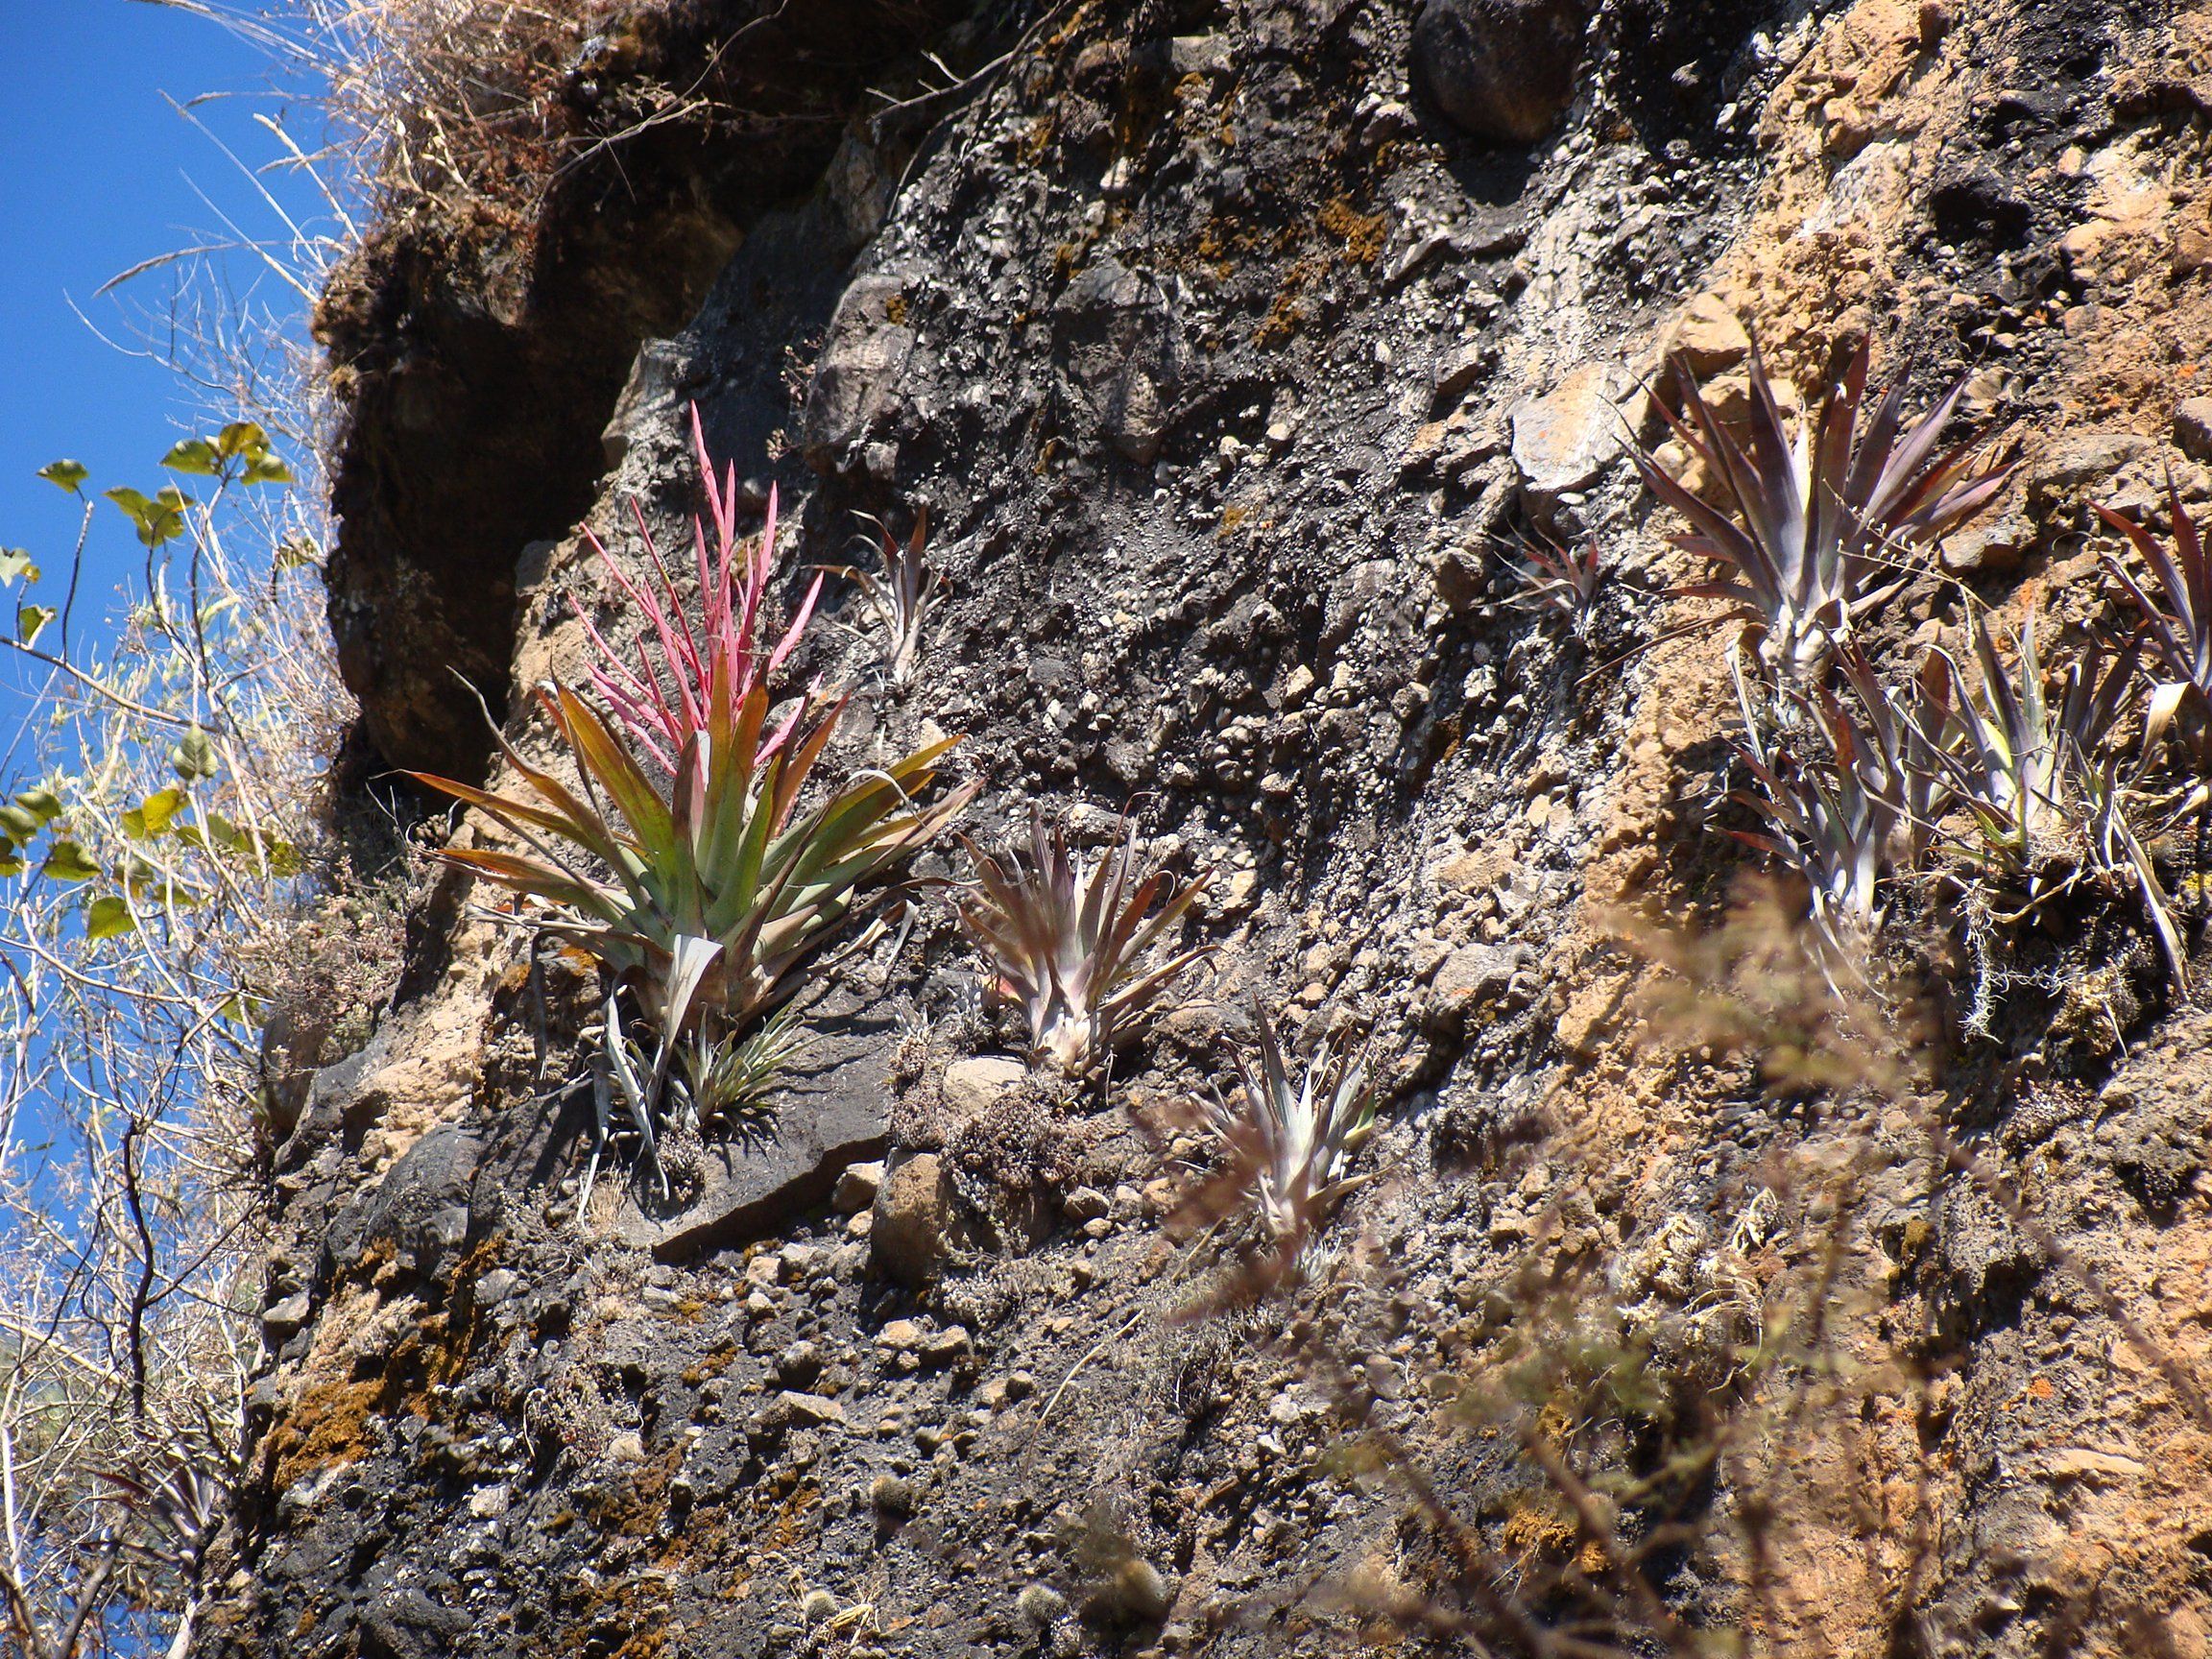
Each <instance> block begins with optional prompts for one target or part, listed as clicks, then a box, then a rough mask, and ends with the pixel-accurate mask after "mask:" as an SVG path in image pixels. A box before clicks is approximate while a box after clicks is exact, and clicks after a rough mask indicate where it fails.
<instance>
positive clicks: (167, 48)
mask: <svg viewBox="0 0 2212 1659" xmlns="http://www.w3.org/2000/svg"><path fill="white" fill-rule="evenodd" d="M0 66H5V68H6V70H7V71H8V73H7V75H6V81H7V84H8V88H9V96H8V97H7V98H6V99H5V100H0V546H10V547H22V548H26V549H28V550H29V551H30V552H31V554H32V556H33V558H34V559H35V560H36V562H37V563H38V564H39V565H41V566H42V568H43V569H44V570H45V571H46V576H45V580H44V582H43V583H42V584H41V588H42V589H44V590H46V591H49V592H58V591H59V589H60V585H61V583H63V582H64V581H65V580H66V575H67V565H68V555H69V551H70V548H71V547H72V546H73V545H74V543H75V540H76V535H77V527H78V519H79V508H78V505H77V504H76V503H75V502H73V501H71V500H70V499H68V498H67V497H66V496H64V495H63V494H62V493H60V491H58V490H56V489H55V488H54V487H53V486H52V485H50V484H47V483H45V482H44V481H42V480H40V479H38V478H36V477H35V476H34V474H35V473H36V470H37V469H38V468H40V467H42V466H44V465H45V464H46V463H47V462H49V461H52V460H54V459H56V458H57V457H60V456H70V457H73V458H75V459H77V460H80V461H82V462H84V465H85V466H87V467H89V468H90V469H91V471H92V476H91V479H90V480H89V482H88V484H87V486H86V488H87V490H88V491H89V492H92V493H97V492H98V491H100V490H103V489H107V488H108V487H111V486H114V485H122V484H128V485H132V486H134V487H136V488H138V489H140V490H143V491H145V492H147V493H153V491H154V490H155V489H156V487H157V486H158V484H160V483H162V482H166V481H169V478H168V475H167V474H165V473H163V472H162V471H161V470H160V469H159V467H158V465H157V463H158V461H159V458H160V456H161V455H162V454H163V453H164V452H165V451H166V450H167V448H168V447H169V445H171V444H172V443H174V442H175V441H176V439H177V438H178V437H179V436H180V435H182V434H183V432H184V430H185V427H186V424H187V422H188V418H189V417H190V415H191V413H192V410H191V407H190V403H189V399H188V397H186V395H185V394H184V392H183V390H182V389H181V388H180V385H179V383H178V381H177V379H176V377H175V376H174V375H173V374H172V373H171V372H170V371H169V369H168V368H167V367H165V366H164V365H163V364H161V363H159V362H156V361H153V360H150V359H149V358H147V357H144V356H133V355H131V354H129V353H128V352H127V351H125V350H120V349H117V345H122V346H126V347H130V348H132V349H143V344H144V342H143V339H142V338H141V336H142V333H143V330H144V329H145V327H146V326H147V325H148V322H149V320H150V319H152V318H156V317H157V316H158V315H159V314H161V313H162V312H163V311H164V310H165V309H166V302H167V301H168V298H169V295H170V292H171V288H172V285H173V279H172V277H171V276H169V275H168V274H165V273H156V274H154V275H151V276H145V277H142V278H139V279H137V280H136V281H134V282H132V283H131V284H129V285H127V286H126V288H125V289H124V290H123V291H122V292H121V293H119V294H117V295H110V296H108V297H105V298H103V297H100V295H99V290H100V288H101V286H102V284H104V283H106V282H107V281H108V279H109V278H111V277H113V276H117V275H118V274H119V273H121V272H123V271H126V270H128V269H129V268H130V267H132V265H135V264H137V263H139V262H140V261H142V260H146V259H151V258H154V257H156V255H159V254H162V253H165V252H172V251H174V250H178V249H182V248H188V247H191V246H193V245H194V244H195V243H199V242H204V241H210V240H215V239H218V238H220V237H222V236H224V235H225V234H227V233H226V232H225V231H224V229H223V227H222V224H221V217H220V216H221V215H228V217H229V218H231V219H232V220H233V221H234V222H235V223H236V224H237V225H238V226H239V227H240V228H242V229H244V230H245V231H247V232H248V233H249V234H252V235H255V236H260V235H268V234H273V233H275V232H276V230H277V228H279V221H278V220H277V219H276V215H275V214H274V213H273V212H272V210H271V209H270V208H269V207H268V206H267V205H266V204H263V203H262V202H260V200H259V198H258V197H257V195H256V192H255V190H254V187H253V184H252V181H251V180H249V179H247V178H246V177H245V176H244V175H243V174H242V173H241V172H240V171H239V169H238V168H237V166H236V165H235V164H234V163H233V162H232V161H231V160H230V159H229V158H228V157H227V156H225V155H224V153H223V150H222V148H221V147H220V146H219V145H218V144H217V142H215V140H214V139H211V138H209V137H208V136H206V135H204V134H203V133H202V132H198V131H196V130H195V128H194V127H193V126H192V125H191V123H190V122H188V121H187V120H185V119H184V118H183V117H182V116H180V115H179V114H178V113H177V112H176V110H174V109H173V108H171V107H170V105H169V103H168V102H167V101H166V99H165V97H164V94H166V95H167V97H168V98H174V99H176V100H177V101H178V102H179V103H191V102H193V101H195V100H199V101H201V102H199V103H197V104H196V106H195V110H194V112H195V113H196V114H197V115H199V117H200V118H201V119H202V120H203V121H204V123H205V124H206V125H207V126H208V127H209V128H211V129H212V130H213V131H214V132H215V133H216V134H217V135H218V136H219V137H220V138H221V140H222V141H223V143H225V144H228V146H229V147H230V148H231V149H232V150H233V151H234V152H235V153H236V154H237V155H238V156H240V157H242V158H243V159H245V160H246V161H248V162H249V163H250V164H252V165H256V166H259V165H262V164H264V163H267V162H268V161H270V160H271V159H272V158H274V157H275V156H276V154H277V151H276V145H275V142H274V140H273V139H272V138H270V137H269V135H268V134H267V133H265V132H263V131H262V130H261V129H259V128H258V127H256V126H255V125H254V124H253V121H252V116H253V114H254V113H255V112H256V111H259V112H264V113H270V114H279V113H280V112H283V111H286V110H289V116H288V118H286V125H287V127H288V128H290V129H292V130H294V131H295V132H300V133H301V139H302V142H303V143H304V142H311V139H310V137H309V134H310V133H311V131H312V125H313V110H312V108H311V107H305V106H302V105H301V104H300V103H299V102H298V101H296V100H295V101H293V102H291V103H289V104H287V103H286V102H285V101H284V100H283V99H282V98H281V97H280V96H279V94H280V92H281V90H282V89H281V88H280V87H279V85H278V84H277V83H276V73H275V70H274V68H273V66H272V64H271V63H270V61H269V60H268V59H267V57H266V56H265V55H264V54H263V53H262V52H261V51H260V50H259V49H258V48H256V47H254V46H252V45H250V44H248V43H247V42H245V41H243V40H241V39H239V38H238V37H236V36H234V35H232V34H231V33H230V32H228V31H227V30H225V29H223V28H222V27H220V26H218V25H216V24H214V23H211V22H209V21H207V20H206V19H204V18H201V17H195V16H191V15H188V14H186V13H183V12H176V11H172V10H170V9H168V8H166V7H162V6H157V5H151V4H147V3H145V0H0ZM210 94H215V95H219V96H216V97H214V98H212V99H209V97H208V95H210ZM265 181H266V182H267V183H268V184H269V185H270V186H271V188H272V189H273V190H275V191H276V194H277V195H278V196H279V198H280V199H282V200H285V201H286V202H287V203H288V204H290V205H291V207H292V209H293V210H294V211H295V212H301V211H312V210H313V207H314V204H315V197H314V194H313V192H312V191H311V190H309V189H308V188H306V186H305V181H304V180H298V179H296V178H285V177H283V176H279V175H266V176H265ZM203 194H204V196H205V197H206V198H207V200H206V201H203V200H202V195H203ZM210 204H212V205H210ZM222 264H223V269H224V271H225V274H226V276H227V278H228V283H229V285H230V286H231V288H232V289H233V290H235V291H239V292H250V293H252V295H253V296H254V297H255V298H257V299H259V300H262V301H268V302H270V303H272V304H278V303H282V304H288V305H290V306H291V310H292V314H293V315H299V314H300V313H301V311H303V309H304V307H303V305H301V304H300V303H298V302H297V301H295V300H294V299H293V298H292V297H290V296H289V295H288V292H287V291H284V290H282V289H281V288H280V287H279V285H277V284H276V281H275V279H274V278H273V277H271V276H267V275H266V274H265V273H264V272H262V271H260V270H259V268H258V264H257V261H254V260H252V258H251V257H240V256H237V255H232V256H230V257H229V258H228V260H227V261H223V262H222ZM72 301H74V305H75V309H72ZM79 311H82V312H83V313H84V318H88V319H89V320H90V325H87V323H86V322H85V321H84V320H83V319H81V318H80V317H79V315H78V312H79ZM95 327H97V329H98V330H99V331H100V333H105V334H107V335H108V341H103V340H102V339H101V338H100V333H96V332H95V331H94V329H95ZM109 342H114V344H110V343H109ZM139 556H140V549H139V548H138V545H137V543H136V541H134V540H133V539H132V534H131V529H130V525H129V523H128V521H127V520H126V519H125V518H124V517H123V516H122V515H121V513H120V512H118V511H117V510H116V509H115V508H113V507H112V506H110V505H108V504H107V503H105V502H104V503H102V504H101V506H100V509H99V512H98V514H97V516H96V517H95V518H94V521H93V535H92V541H91V544H90V547H89V549H88V553H87V571H86V587H85V589H84V597H82V598H81V599H80V602H79V604H80V627H81V628H82V626H83V623H84V620H86V619H88V618H87V617H86V615H85V611H84V607H85V602H86V600H87V599H89V600H91V601H93V604H92V607H91V618H95V619H96V618H97V617H98V616H99V615H101V614H102V613H106V612H108V610H109V609H110V608H111V599H110V595H111V593H112V591H113V589H115V588H116V586H117V584H118V583H120V582H122V581H123V580H125V579H126V577H127V575H128V573H129V572H130V571H131V570H132V569H133V568H135V567H136V566H137V565H138V561H139ZM54 602H57V603H58V601H54ZM21 666H22V665H21V664H19V663H10V664H6V665H4V666H0V707H5V709H6V714H7V717H6V719H5V721H4V723H0V732H5V733H12V731H13V728H14V726H15V717H16V714H17V713H18V711H19V704H18V703H17V700H16V699H15V697H14V696H13V695H12V693H11V692H10V691H8V690H7V689H6V688H7V687H11V686H13V685H18V684H20V683H21V676H20V673H19V668H20V667H21ZM4 747H5V743H4V741H0V748H4Z"/></svg>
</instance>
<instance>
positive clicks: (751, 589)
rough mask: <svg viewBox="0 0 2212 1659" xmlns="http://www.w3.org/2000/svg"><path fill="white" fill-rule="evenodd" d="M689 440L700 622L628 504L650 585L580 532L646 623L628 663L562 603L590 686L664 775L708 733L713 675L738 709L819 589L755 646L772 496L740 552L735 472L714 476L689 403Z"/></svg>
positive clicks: (779, 660)
mask: <svg viewBox="0 0 2212 1659" xmlns="http://www.w3.org/2000/svg"><path fill="white" fill-rule="evenodd" d="M691 443H692V448H693V450H694V452H695V453H696V454H697V456H698V459H699V474H700V477H701V478H702V479H703V480H704V481H705V483H706V486H707V515H706V517H698V516H696V515H695V516H694V517H693V518H692V520H691V528H692V541H693V546H694V552H695V555H696V559H697V564H698V579H699V594H700V599H701V603H702V606H703V609H704V611H705V615H704V616H703V618H702V621H701V626H700V627H698V628H696V629H694V628H693V626H692V624H691V619H690V617H689V616H688V615H686V614H685V608H684V603H683V599H682V596H681V595H680V594H679V593H678V592H677V589H676V584H675V582H674V581H673V580H672V579H671V578H670V576H669V574H668V567H667V565H666V564H665V563H664V562H663V561H662V559H661V549H660V548H659V547H658V546H657V545H656V544H655V543H654V541H653V533H652V531H651V529H650V528H648V526H647V525H646V522H645V515H644V511H643V509H642V508H640V507H638V505H637V503H636V502H635V501H633V502H632V503H631V511H632V512H633V513H634V514H635V515H636V516H637V534H638V538H639V540H640V541H642V542H643V544H644V548H645V556H646V558H647V560H648V561H649V562H650V563H651V565H652V566H653V577H654V578H657V579H658V580H657V581H655V580H653V579H647V580H645V581H637V580H633V579H632V578H631V576H630V575H629V573H628V572H627V571H625V570H624V569H623V568H622V566H621V565H619V564H617V563H616V562H615V560H614V558H613V555H612V554H610V553H609V552H608V551H607V549H606V548H605V547H604V546H603V545H601V543H600V541H599V539H598V538H597V537H596V536H593V535H592V534H591V533H590V531H589V530H587V531H586V532H585V533H584V534H585V540H586V541H589V542H590V544H591V549H592V551H593V552H595V553H597V554H598V555H599V559H600V562H601V563H602V564H603V565H606V567H607V571H608V573H609V574H610V575H611V576H613V579H614V582H615V585H616V586H617V587H619V588H620V589H622V591H623V592H624V593H625V594H626V595H628V597H629V599H630V601H631V603H633V604H634V605H636V606H637V611H638V613H639V614H640V615H641V616H643V617H644V619H645V621H646V624H647V626H646V628H645V629H644V630H643V631H642V632H641V633H640V634H639V636H638V638H637V658H636V661H635V663H633V662H632V661H629V660H627V659H626V658H625V657H624V655H623V653H622V652H620V651H619V650H617V649H616V648H615V647H614V645H613V643H612V642H611V641H610V640H609V639H608V638H607V637H606V636H605V635H603V634H601V633H600V632H599V630H598V628H597V627H596V626H594V625H593V623H592V621H591V619H590V617H589V616H588V615H586V614H585V613H584V609H583V607H582V606H581V605H579V604H577V603H576V601H575V600H574V599H573V598H571V600H570V601H569V603H570V605H571V607H572V608H573V609H574V610H575V612H576V614H577V617H578V619H579V620H580V621H582V622H583V624H584V631H585V633H586V635H587V636H588V637H589V639H590V641H591V647H592V650H593V651H594V652H595V653H596V654H597V657H598V661H595V662H594V663H592V664H591V666H590V669H589V675H590V681H591V685H592V688H593V689H594V690H596V691H597V692H598V693H599V696H600V697H601V699H602V700H604V702H605V703H606V706H607V709H608V711H609V712H610V713H612V714H613V716H614V718H615V719H616V721H618V722H619V723H620V725H621V726H622V728H623V730H624V731H625V732H626V733H628V734H629V736H630V737H631V738H633V739H634V740H635V741H636V742H637V744H638V746H639V747H640V748H642V749H643V750H644V751H645V752H646V753H647V754H648V755H650V756H651V757H653V758H654V759H655V760H656V761H658V762H659V763H660V764H661V766H663V767H665V768H666V769H667V770H668V771H670V772H673V771H675V769H676V764H677V757H679V756H682V755H683V754H684V753H685V748H686V745H687V744H689V742H690V739H691V738H692V737H693V736H694V735H697V734H702V733H708V732H709V730H710V727H711V718H710V717H711V713H712V710H713V708H714V700H715V697H716V694H717V685H716V682H717V679H720V680H721V681H722V682H723V689H722V694H723V695H726V696H727V697H728V698H729V699H730V703H731V705H732V706H733V707H734V706H735V705H737V704H740V703H742V702H743V701H744V700H745V697H746V695H747V694H748V693H749V692H750V691H751V690H752V689H753V688H754V687H755V686H756V685H765V684H766V683H767V682H768V680H769V679H770V678H771V677H772V676H773V675H774V674H775V672H776V671H777V669H779V668H781V666H782V665H783V661H784V659H786V658H787V657H789V656H790V655H791V652H792V650H793V648H794V647H796V646H797V645H798V643H799V639H800V637H801V636H802V635H803V634H804V633H805V629H806V624H807V622H808V621H809V620H811V619H812V617H813V614H814V604H815V601H816V600H817V599H818V598H819V597H820V595H821V592H822V577H821V576H820V575H819V574H817V575H816V576H815V578H814V583H813V586H812V587H810V588H809V589H807V590H806V597H805V601H804V602H802V603H801V605H800V607H799V610H798V612H797V613H796V614H795V615H794V616H793V617H792V618H791V622H790V625H789V626H788V627H786V628H785V629H784V630H783V632H782V634H781V637H778V638H777V640H776V642H775V643H774V644H773V645H772V646H769V647H767V648H765V649H763V648H762V645H761V643H760V625H761V610H762V603H763V601H764V600H765V599H766V597H767V592H768V584H769V581H770V579H771V577H772V576H773V574H774V572H775V566H776V492H775V490H774V488H773V487H771V489H770V490H769V492H768V517H767V522H766V523H765V524H764V525H763V526H762V528H761V531H760V536H759V539H758V540H757V541H754V542H753V543H752V544H751V545H750V546H747V545H746V544H745V543H744V542H743V541H740V540H739V538H738V535H737V469H736V467H735V465H734V464H733V465H732V466H731V467H730V469H728V471H727V472H726V473H725V474H724V475H723V476H722V477H720V478H719V479H718V478H717V477H716V475H715V470H714V463H713V461H712V460H711V458H710V457H709V455H708V453H707V436H706V432H705V430H704V429H703V427H702V426H701V423H700V420H699V407H698V405H697V404H693V405H692V407H691ZM709 525H711V530H712V535H711V542H712V545H711V547H709ZM810 701H811V699H810V698H802V699H801V700H800V706H799V708H798V709H794V710H793V712H792V715H791V717H790V718H789V719H787V720H785V721H783V722H782V723H781V724H780V725H778V726H775V727H772V728H770V729H768V731H767V732H766V733H765V734H764V736H763V738H762V741H761V745H760V752H759V754H758V756H757V757H756V763H759V762H762V761H765V760H767V759H768V758H769V757H771V756H773V755H775V754H776V753H777V752H778V751H779V750H781V748H782V747H783V746H784V744H786V743H787V742H788V741H789V740H790V737H791V734H792V733H793V732H794V731H795V730H797V728H798V724H799V720H800V717H801V715H802V714H804V712H805V708H806V705H807V704H808V703H809V702H810ZM691 752H692V754H693V755H694V756H695V757H697V758H696V765H697V766H698V767H699V768H701V781H704V768H705V766H706V764H707V745H705V744H703V743H702V744H699V745H693V746H692V748H691Z"/></svg>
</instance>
